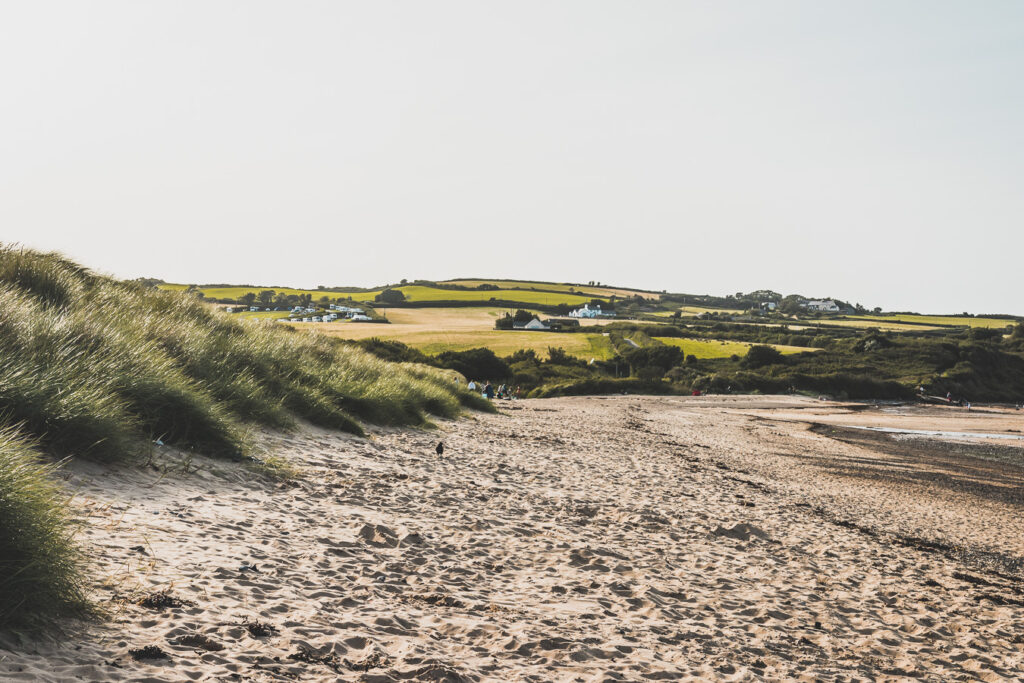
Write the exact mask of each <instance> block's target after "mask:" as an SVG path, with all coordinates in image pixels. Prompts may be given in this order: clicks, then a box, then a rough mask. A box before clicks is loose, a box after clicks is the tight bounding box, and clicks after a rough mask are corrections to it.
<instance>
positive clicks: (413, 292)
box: [158, 283, 600, 306]
mask: <svg viewBox="0 0 1024 683" xmlns="http://www.w3.org/2000/svg"><path fill="white" fill-rule="evenodd" d="M158 287H159V288H160V289H162V290H165V291H178V292H181V291H185V290H186V289H188V285H182V284H169V283H168V284H161V285H158ZM267 289H272V290H273V291H274V292H275V293H277V294H293V295H296V296H301V295H304V294H305V295H308V296H311V297H312V298H313V300H314V301H317V300H319V299H320V298H321V297H324V296H326V297H329V298H330V299H332V300H333V299H344V298H347V297H351V298H352V299H353V300H355V301H366V302H372V301H373V300H374V298H375V297H376V296H377V295H378V294H380V293H381V292H382V291H383V290H382V289H374V290H369V291H362V292H331V291H327V290H322V289H292V288H289V287H198V288H197V290H196V291H198V292H199V293H201V294H202V295H203V296H204V297H206V298H207V299H231V300H237V299H240V298H241V297H243V296H245V295H246V294H247V293H250V292H251V293H253V294H259V292H261V291H264V290H267ZM393 289H397V290H398V291H400V292H402V294H404V295H405V299H406V301H409V302H431V301H471V302H472V301H479V302H480V303H481V304H486V303H487V302H488V301H490V300H491V299H497V300H506V301H517V302H520V303H523V304H539V305H542V306H555V305H558V304H568V305H571V306H577V305H582V304H584V303H586V302H588V301H590V300H591V299H594V298H600V297H598V296H596V295H595V296H590V295H581V294H573V293H570V292H567V291H566V292H546V291H531V290H523V289H500V290H476V289H444V288H439V287H430V286H426V285H402V286H398V287H394V288H393Z"/></svg>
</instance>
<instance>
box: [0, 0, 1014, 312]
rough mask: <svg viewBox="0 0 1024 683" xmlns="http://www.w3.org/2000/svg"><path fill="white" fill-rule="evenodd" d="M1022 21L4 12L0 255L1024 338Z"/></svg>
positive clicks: (233, 9) (583, 7)
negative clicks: (47, 253) (979, 321)
mask: <svg viewBox="0 0 1024 683" xmlns="http://www.w3.org/2000/svg"><path fill="white" fill-rule="evenodd" d="M1022 220H1024V2H1019V1H1017V0H1013V1H1008V2H999V1H995V0H987V1H986V2H969V1H967V0H963V1H962V2H936V1H934V0H927V1H914V2H910V1H900V0H895V1H894V0H886V1H884V2H881V1H878V2H863V1H860V0H858V1H855V2H854V1H845V2H829V1H822V0H809V1H807V2H771V1H766V0H758V1H757V2H729V1H710V0H709V1H707V2H685V1H676V2H637V1H628V2H627V1H623V2H602V1H598V0H583V1H581V2H549V1H544V2H524V1H522V0H516V1H515V2H503V3H498V2H484V1H480V0H474V1H468V2H428V1H426V0H416V1H412V0H410V1H408V2H385V1H382V0H365V1H363V2H358V3H357V2H342V1H331V2H300V1H290V2H284V1H281V2H258V1H254V0H238V1H236V2H217V1H211V0H202V1H201V2H182V1H180V0H175V1H173V2H172V1H167V2H144V1H140V0H130V1H127V2H80V1H78V0H76V1H74V2H47V1H41V0H31V1H30V0H23V1H22V2H7V3H3V5H2V6H0V241H5V242H19V243H22V244H24V245H26V246H30V247H34V248H40V249H48V250H49V249H55V250H59V251H61V252H64V253H65V254H67V255H69V256H71V257H73V258H75V259H77V260H79V261H81V262H82V263H84V264H85V265H87V266H90V267H92V268H94V269H96V270H100V271H102V272H107V273H111V274H114V275H117V276H120V277H126V278H127V277H137V276H152V277H160V278H163V279H165V280H168V281H174V282H199V283H206V282H230V283H239V284H267V285H270V284H277V285H291V286H302V287H312V286H316V285H327V286H332V285H362V286H369V285H376V284H381V283H385V282H396V281H398V280H399V279H401V278H409V279H414V278H425V279H444V278H450V277H457V276H488V277H506V278H528V279H534V278H535V279H542V280H555V281H580V282H585V281H589V280H599V281H601V282H607V283H611V284H618V285H629V286H637V287H643V288H650V289H657V290H661V289H667V290H669V291H676V292H688V293H713V294H726V293H733V292H737V291H750V290H754V289H760V288H770V289H774V290H777V291H782V292H784V293H795V292H798V293H802V294H805V295H808V296H833V297H838V298H841V299H845V300H849V301H851V302H860V303H862V304H864V305H867V306H870V307H874V306H882V307H883V308H885V309H889V310H918V311H921V312H960V311H965V310H967V311H971V312H974V313H993V312H1004V313H1015V314H1024V297H1022V296H1021V293H1020V284H1019V283H1020V277H1021V273H1022V270H1024V258H1022V253H1024V249H1022V248H1024V237H1022V230H1021V227H1022Z"/></svg>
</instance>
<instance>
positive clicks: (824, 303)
mask: <svg viewBox="0 0 1024 683" xmlns="http://www.w3.org/2000/svg"><path fill="white" fill-rule="evenodd" d="M799 303H800V308H806V309H807V310H808V311H817V312H819V313H843V312H847V311H844V310H843V309H841V308H840V307H839V304H837V303H836V302H835V301H833V300H832V299H823V300H822V299H810V300H808V301H801V302H799ZM777 308H778V304H776V303H775V302H774V301H763V302H761V310H762V311H774V310H775V309H777ZM850 312H852V310H851V311H850Z"/></svg>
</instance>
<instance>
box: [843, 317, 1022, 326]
mask: <svg viewBox="0 0 1024 683" xmlns="http://www.w3.org/2000/svg"><path fill="white" fill-rule="evenodd" d="M848 319H849V320H867V321H870V322H872V323H908V324H911V325H915V326H920V325H932V326H935V327H988V328H1001V327H1009V326H1010V325H1014V324H1016V323H1017V321H1016V320H1005V319H1003V318H971V317H968V316H962V315H911V314H897V315H877V316H869V315H851V316H848ZM917 329H920V327H917Z"/></svg>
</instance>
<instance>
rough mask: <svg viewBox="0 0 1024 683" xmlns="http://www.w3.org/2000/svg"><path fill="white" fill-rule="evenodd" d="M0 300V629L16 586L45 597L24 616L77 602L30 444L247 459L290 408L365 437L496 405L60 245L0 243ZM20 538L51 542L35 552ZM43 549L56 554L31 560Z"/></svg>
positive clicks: (60, 451) (18, 597) (48, 492)
mask: <svg viewBox="0 0 1024 683" xmlns="http://www.w3.org/2000/svg"><path fill="white" fill-rule="evenodd" d="M0 298H2V300H3V302H4V305H3V306H2V307H0V423H4V424H0V452H2V453H3V459H2V462H0V467H2V469H3V472H0V475H2V476H0V561H4V562H6V564H3V565H2V566H0V569H2V570H3V572H2V573H3V577H0V579H3V580H0V619H2V620H3V621H4V622H5V623H15V622H18V621H23V620H24V619H23V617H25V612H26V609H28V608H27V607H25V605H29V604H32V605H36V603H34V602H25V600H26V596H25V595H24V587H25V586H37V587H40V588H38V589H34V590H43V589H44V588H45V589H46V590H49V591H50V593H51V594H52V595H53V596H55V597H53V599H49V598H47V599H45V600H42V599H41V600H40V601H39V604H38V605H37V606H36V607H33V608H32V609H33V610H35V611H34V612H32V616H40V614H41V612H42V611H43V610H44V609H45V608H46V606H47V605H49V608H50V611H51V613H56V612H60V611H62V610H63V609H65V608H70V607H73V606H74V603H75V601H76V596H75V595H74V591H73V590H70V589H68V588H67V586H73V585H77V578H76V573H75V569H74V567H73V564H70V563H65V564H61V562H62V561H58V560H59V558H61V557H72V556H73V551H72V550H71V549H70V546H68V542H67V537H66V533H65V531H66V529H65V527H64V526H63V525H62V522H61V520H60V518H59V517H55V516H53V514H51V513H52V507H47V504H46V501H48V500H49V501H52V500H54V496H55V495H56V494H55V493H54V491H55V490H56V489H54V488H53V487H52V485H51V484H49V483H48V479H47V471H46V470H43V469H39V468H38V467H35V466H34V465H33V462H34V460H35V458H36V457H37V456H36V455H35V451H34V450H33V448H34V447H32V446H29V445H26V443H27V442H26V441H25V439H29V438H31V439H34V440H35V441H38V443H39V447H40V449H41V450H42V452H47V453H49V454H52V455H58V456H67V455H73V456H79V457H88V458H93V459H99V460H106V461H124V460H127V459H129V458H131V457H132V456H134V455H135V454H136V453H138V452H139V451H140V447H141V446H142V445H143V444H146V443H147V442H149V441H151V440H153V439H156V438H160V439H162V440H163V441H164V442H166V443H170V444H172V445H175V446H177V447H180V448H183V449H188V450H196V451H200V452H203V453H206V454H208V455H213V456H221V457H229V458H236V459H237V458H245V457H247V454H248V452H249V448H250V444H249V442H248V439H247V437H246V432H247V425H248V424H253V423H255V424H263V425H269V426H272V427H277V428H288V427H290V426H292V425H293V424H294V416H299V417H302V418H304V419H306V420H309V421H311V422H313V423H315V424H318V425H321V426H324V427H329V428H336V429H343V430H347V431H351V432H356V433H361V431H362V429H361V427H360V425H359V422H358V421H359V420H365V421H369V422H376V423H383V424H423V423H425V421H426V420H427V416H428V415H439V416H454V415H456V414H458V413H459V412H460V410H461V407H462V406H463V405H469V406H472V407H477V408H481V409H487V410H493V408H492V407H491V406H490V404H489V403H488V402H486V401H484V400H483V399H481V398H479V397H478V396H476V395H474V394H470V393H468V392H465V391H459V390H458V389H457V388H456V386H457V385H456V384H455V383H454V382H453V380H452V376H451V373H448V372H446V371H442V370H438V369H436V368H431V367H427V366H422V365H409V364H396V363H388V362H386V361H383V360H381V359H379V358H377V357H376V356H373V355H371V354H369V353H366V352H364V351H362V350H361V349H357V348H353V347H351V346H347V345H343V344H339V343H337V342H336V341H335V340H332V339H330V338H329V337H326V336H323V335H317V334H299V333H296V332H295V331H294V330H291V329H289V328H288V326H286V325H279V324H274V323H269V322H268V323H261V322H259V321H239V320H236V319H235V318H234V317H233V316H231V315H228V314H225V313H221V312H219V311H216V310H214V309H213V308H212V307H210V306H208V305H206V304H203V303H201V302H200V301H198V300H196V299H195V298H193V297H191V296H189V295H185V294H181V293H179V292H168V291H157V290H152V289H144V288H142V287H141V286H139V285H135V284H131V283H123V282H118V281H115V280H113V279H110V278H106V277H101V276H97V275H94V274H92V273H90V272H89V271H88V270H86V269H84V268H82V267H81V266H78V265H77V264H75V263H72V262H70V261H67V260H66V259H64V258H62V257H60V256H58V255H53V254H40V253H36V252H31V251H24V250H16V249H10V248H0ZM11 425H15V426H14V427H12V426H11ZM47 529H49V530H50V531H49V532H47V531H46V530H47ZM46 533H49V534H50V535H49V536H45V534H46ZM25 534H35V535H36V536H38V537H39V538H40V539H41V540H40V541H39V543H41V544H43V545H50V546H53V547H51V548H50V549H49V550H47V548H45V547H40V548H37V549H36V550H33V549H32V547H31V546H32V543H31V539H26V538H22V537H23V536H24V535H25ZM47 539H49V540H47ZM58 546H60V547H58ZM62 548H63V550H62ZM51 551H52V555H51V557H52V558H54V559H53V561H46V562H40V561H39V560H38V558H40V557H46V556H47V555H46V553H47V552H51ZM61 582H64V584H62V583H61ZM62 585H63V587H62Z"/></svg>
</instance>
